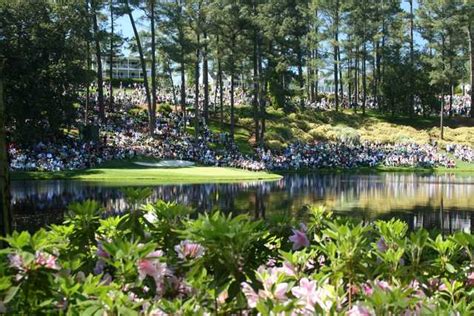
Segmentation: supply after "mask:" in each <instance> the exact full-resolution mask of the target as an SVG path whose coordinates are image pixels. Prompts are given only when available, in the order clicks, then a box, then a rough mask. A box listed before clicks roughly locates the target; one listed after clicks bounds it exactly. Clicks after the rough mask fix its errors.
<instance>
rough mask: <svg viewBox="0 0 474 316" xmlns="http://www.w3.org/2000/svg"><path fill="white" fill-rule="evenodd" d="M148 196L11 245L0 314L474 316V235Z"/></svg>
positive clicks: (1, 269) (75, 214)
mask: <svg viewBox="0 0 474 316" xmlns="http://www.w3.org/2000/svg"><path fill="white" fill-rule="evenodd" d="M148 193H149V190H147V189H138V190H128V191H127V193H126V195H127V196H128V199H129V200H130V202H132V204H134V206H133V207H132V209H131V210H130V211H129V212H126V213H125V214H123V215H111V216H109V217H106V218H102V215H103V214H100V208H99V207H98V205H97V203H95V202H93V201H86V202H84V203H81V204H74V206H71V207H70V209H71V210H72V212H71V214H70V215H69V217H68V219H67V220H66V222H65V223H64V225H53V226H52V227H51V228H50V229H49V230H45V229H41V230H39V231H37V232H36V233H34V234H33V235H31V234H30V233H28V232H21V233H18V232H14V233H13V234H12V235H11V236H8V237H6V238H2V239H3V240H5V241H6V242H7V243H8V245H9V247H8V248H5V249H2V250H1V251H0V313H6V314H9V315H18V314H34V315H39V314H41V315H42V314H64V315H76V314H77V315H79V314H84V315H91V314H93V315H139V314H145V315H156V314H160V315H162V314H170V315H175V314H186V315H188V314H196V313H197V314H199V315H201V314H256V313H260V314H262V315H273V314H282V315H286V314H301V315H313V314H325V315H336V314H339V315H347V314H348V315H361V314H362V315H402V314H403V315H412V314H433V315H448V314H462V315H464V314H466V315H471V314H473V313H474V303H473V299H474V271H473V265H474V237H473V236H472V235H471V234H468V233H464V232H457V233H454V234H452V235H441V234H440V235H430V233H429V232H428V231H426V230H424V229H419V230H416V231H409V230H408V225H407V224H406V223H404V222H402V221H400V220H395V219H393V220H390V221H375V222H373V223H363V222H360V221H357V220H355V219H350V218H342V217H335V216H334V215H333V214H332V213H331V212H328V211H327V210H325V209H324V208H322V207H309V208H308V209H307V214H306V216H305V217H304V218H305V224H303V223H301V224H299V225H296V221H295V220H294V219H291V218H288V217H280V218H276V217H273V218H272V219H270V220H269V221H267V222H262V221H254V220H252V219H251V218H250V217H249V216H248V215H239V216H235V217H233V216H232V215H224V214H222V213H220V212H214V213H212V214H200V215H197V216H196V215H195V214H193V212H192V211H191V210H190V209H188V208H186V207H183V206H180V205H177V204H174V203H165V202H163V201H159V202H157V203H155V204H146V205H142V204H141V203H142V202H143V201H144V199H146V198H147V197H148V195H149V194H148ZM99 214H100V215H101V216H98V215H99ZM78 238H79V239H81V240H75V239H78ZM81 245H83V246H84V248H83V249H79V250H82V251H77V250H78V247H80V246H81Z"/></svg>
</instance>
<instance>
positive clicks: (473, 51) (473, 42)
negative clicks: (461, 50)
mask: <svg viewBox="0 0 474 316" xmlns="http://www.w3.org/2000/svg"><path fill="white" fill-rule="evenodd" d="M467 32H468V38H469V62H470V64H471V117H472V118H474V30H473V27H472V21H469V25H468V27H467Z"/></svg>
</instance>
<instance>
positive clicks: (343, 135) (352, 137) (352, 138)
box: [333, 125, 360, 144]
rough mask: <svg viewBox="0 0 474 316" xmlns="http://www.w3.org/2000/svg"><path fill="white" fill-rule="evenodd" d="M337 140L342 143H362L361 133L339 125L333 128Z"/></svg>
mask: <svg viewBox="0 0 474 316" xmlns="http://www.w3.org/2000/svg"><path fill="white" fill-rule="evenodd" d="M333 131H334V134H335V136H336V139H337V140H338V141H341V142H347V143H353V144H355V143H358V142H359V141H360V134H359V132H358V131H357V130H356V129H354V128H352V127H348V126H344V125H337V126H335V127H334V128H333Z"/></svg>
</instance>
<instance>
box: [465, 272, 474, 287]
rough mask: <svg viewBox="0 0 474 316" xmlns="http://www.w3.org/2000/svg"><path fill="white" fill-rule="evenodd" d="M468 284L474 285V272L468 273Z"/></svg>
mask: <svg viewBox="0 0 474 316" xmlns="http://www.w3.org/2000/svg"><path fill="white" fill-rule="evenodd" d="M466 284H467V285H469V286H473V285H474V272H470V273H468V274H467V281H466Z"/></svg>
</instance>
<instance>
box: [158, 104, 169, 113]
mask: <svg viewBox="0 0 474 316" xmlns="http://www.w3.org/2000/svg"><path fill="white" fill-rule="evenodd" d="M171 112H173V108H172V107H171V105H170V104H168V103H164V104H160V106H159V107H158V113H161V114H163V115H168V114H170V113H171Z"/></svg>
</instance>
